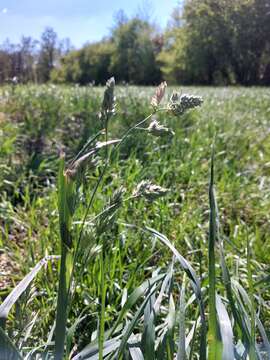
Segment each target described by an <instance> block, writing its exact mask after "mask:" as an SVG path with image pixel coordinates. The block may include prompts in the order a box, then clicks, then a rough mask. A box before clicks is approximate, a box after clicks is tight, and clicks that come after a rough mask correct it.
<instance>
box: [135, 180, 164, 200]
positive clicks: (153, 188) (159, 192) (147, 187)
mask: <svg viewBox="0 0 270 360" xmlns="http://www.w3.org/2000/svg"><path fill="white" fill-rule="evenodd" d="M168 191H169V190H168V189H165V188H163V187H161V186H159V185H155V184H152V183H151V182H150V181H149V180H143V181H141V182H140V183H139V184H138V185H137V187H136V189H135V190H134V191H133V194H132V195H133V197H134V198H138V197H145V198H146V200H148V201H154V200H156V199H157V198H159V197H161V196H164V195H166V194H167V192H168Z"/></svg>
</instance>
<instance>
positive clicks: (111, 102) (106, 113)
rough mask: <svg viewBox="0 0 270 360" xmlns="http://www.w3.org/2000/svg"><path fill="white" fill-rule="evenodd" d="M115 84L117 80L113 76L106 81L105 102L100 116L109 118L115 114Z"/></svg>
mask: <svg viewBox="0 0 270 360" xmlns="http://www.w3.org/2000/svg"><path fill="white" fill-rule="evenodd" d="M114 86H115V80H114V77H111V78H110V79H109V80H108V81H107V82H106V89H105V91H104V97H103V102H102V106H101V112H100V118H102V119H104V118H105V119H109V118H110V117H111V116H112V115H114V114H115V110H116V102H115V101H116V98H115V96H114Z"/></svg>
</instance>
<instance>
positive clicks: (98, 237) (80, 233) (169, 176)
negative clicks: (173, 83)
mask: <svg viewBox="0 0 270 360" xmlns="http://www.w3.org/2000/svg"><path fill="white" fill-rule="evenodd" d="M173 90H177V91H181V92H182V94H184V93H188V94H195V95H198V96H201V97H202V99H203V103H202V104H201V106H200V107H196V108H194V109H190V110H188V111H185V112H183V113H181V114H179V116H175V115H174V114H173V113H172V112H170V111H167V107H166V106H167V103H168V102H169V101H170V100H169V99H170V96H171V94H172V92H173ZM114 94H115V96H116V106H115V109H114V107H110V106H109V111H110V114H109V115H110V116H108V113H106V114H105V115H104V113H103V114H101V116H100V110H101V108H102V104H103V110H104V100H103V96H104V88H102V87H92V86H86V87H78V86H55V85H40V86H35V85H27V86H23V85H17V86H3V87H2V88H0V170H1V171H0V225H1V228H0V230H1V231H0V244H1V245H0V247H1V252H0V275H1V276H0V297H1V303H2V305H0V325H1V327H0V349H1V354H2V355H1V356H2V357H1V359H9V358H10V359H17V358H18V359H20V358H23V359H52V358H54V359H61V358H66V359H68V358H70V359H103V358H105V359H113V358H114V359H144V358H145V359H177V360H184V359H206V358H207V359H210V360H211V359H223V360H226V359H227V360H231V359H270V344H269V341H268V338H269V336H270V333H269V326H270V308H269V307H270V302H269V301H270V289H269V280H270V267H269V261H270V235H269V234H270V232H269V230H270V214H269V208H270V192H269V186H270V180H269V179H270V178H269V175H270V131H269V130H270V101H269V99H270V89H269V88H263V87H260V88H259V87H258V88H257V87H250V88H241V87H227V88H223V87H216V88H215V87H181V88H180V87H175V88H173V87H168V88H167V89H166V93H165V96H164V98H163V100H162V102H161V104H160V108H161V109H164V110H160V111H155V109H153V106H151V104H150V103H151V98H152V96H153V95H154V94H155V88H154V87H133V86H127V85H126V86H118V85H117V84H116V87H115V89H114ZM111 101H113V99H112V98H111ZM105 105H106V104H105ZM105 110H106V111H107V110H108V109H107V108H106V109H105ZM114 110H115V111H114ZM106 111H105V112H106ZM114 112H115V114H114ZM112 113H113V114H112ZM152 113H153V115H152V117H151V118H149V119H148V120H146V121H144V122H142V120H144V119H145V118H146V117H148V116H149V115H150V114H152ZM111 115H112V116H111ZM104 118H105V120H104ZM154 119H156V120H157V121H158V122H159V124H160V125H161V124H162V125H163V127H162V126H161V131H160V133H159V132H158V131H156V132H155V131H153V128H151V127H149V124H150V123H151V121H152V120H154ZM140 123H141V124H140ZM136 124H139V125H137V126H136ZM132 127H133V129H132V131H129V129H131V128H132ZM104 129H105V130H104ZM162 129H163V130H162ZM159 135H161V136H159ZM89 139H90V140H89ZM114 139H115V140H117V141H116V142H111V143H110V141H111V140H114ZM120 139H122V141H121V140H120ZM85 144H86V145H85ZM63 154H65V158H64V155H63ZM84 155H85V158H84V159H83V161H84V160H87V168H84V165H83V167H82V164H83V163H82V162H80V161H79V160H80V159H82V157H83V156H84ZM78 161H79V162H78ZM59 169H60V171H59ZM64 170H65V171H64ZM67 170H68V171H67ZM63 174H64V175H63ZM144 181H148V183H146V182H144ZM59 222H60V231H59ZM60 255H62V259H60ZM42 259H43V260H42ZM40 261H41V262H40ZM60 264H61V265H60ZM23 279H24V280H23ZM20 281H22V282H21V283H20ZM18 284H19V285H18ZM59 284H60V286H59ZM16 286H17V288H16ZM13 289H15V290H14V291H13V293H12V294H13V295H12V296H10V297H9V298H8V300H9V301H8V302H7V301H6V300H5V299H7V296H8V295H9V294H10V293H11V292H12V290H13ZM59 294H61V295H60V296H59ZM4 300H5V301H4ZM3 304H4V305H3ZM66 309H68V311H67V312H66ZM66 316H67V318H66ZM65 329H66V331H65ZM63 351H64V352H65V355H63Z"/></svg>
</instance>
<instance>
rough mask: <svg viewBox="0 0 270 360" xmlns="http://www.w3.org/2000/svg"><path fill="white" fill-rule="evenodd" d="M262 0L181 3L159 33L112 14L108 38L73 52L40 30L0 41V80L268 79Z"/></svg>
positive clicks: (268, 19) (269, 32) (138, 20)
mask: <svg viewBox="0 0 270 360" xmlns="http://www.w3.org/2000/svg"><path fill="white" fill-rule="evenodd" d="M269 24H270V5H269V1H268V0H237V1H234V0H186V1H184V2H183V4H182V5H181V6H179V7H178V8H176V9H175V10H174V11H173V13H172V16H171V19H170V21H169V23H168V26H167V28H166V29H165V31H164V32H161V31H160V30H159V29H158V26H157V25H156V24H154V23H152V22H151V21H150V20H149V19H147V18H145V17H143V16H136V17H134V18H130V19H129V18H127V17H126V15H125V14H124V13H123V11H120V12H118V13H117V15H116V17H115V21H114V24H113V27H112V29H111V31H110V33H109V34H108V36H107V37H106V38H104V39H102V40H101V41H99V42H96V43H90V44H86V45H85V46H83V47H82V48H81V49H76V50H75V49H73V48H72V46H71V43H70V41H69V40H68V39H65V40H62V41H60V40H58V38H57V34H56V33H55V32H54V31H53V29H51V28H48V29H46V30H45V31H44V33H43V34H42V37H41V40H40V41H36V40H33V39H31V38H29V37H28V38H27V37H23V38H22V41H21V43H20V44H17V45H14V44H10V43H9V42H8V41H7V42H5V43H4V44H2V46H1V49H0V68H1V72H0V82H5V81H7V80H8V79H12V78H13V77H17V80H19V81H20V82H23V83H25V82H39V83H43V82H47V81H50V80H51V81H53V82H56V83H68V82H72V83H78V84H89V83H93V82H95V83H96V84H104V83H105V81H106V79H107V78H108V77H109V76H111V75H115V76H116V77H117V79H118V80H119V81H123V82H128V83H130V84H139V85H143V84H145V85H148V84H158V83H159V82H160V81H161V80H162V79H163V80H167V81H169V82H170V83H181V84H215V85H226V84H242V85H255V84H264V85H267V84H270V40H269V39H270V25H269Z"/></svg>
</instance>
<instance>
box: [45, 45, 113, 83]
mask: <svg viewBox="0 0 270 360" xmlns="http://www.w3.org/2000/svg"><path fill="white" fill-rule="evenodd" d="M111 54H112V44H111V42H110V41H107V40H103V41H100V42H97V43H93V44H89V45H86V46H84V47H83V48H82V49H81V50H76V51H71V52H70V53H69V54H68V55H66V56H63V57H62V58H61V60H60V66H59V67H58V68H57V69H55V70H54V71H53V72H52V74H51V79H52V81H54V82H75V83H78V84H81V85H85V84H88V83H93V82H95V83H97V84H104V83H105V81H106V79H108V78H109V77H110V76H111V73H110V72H109V66H110V61H111Z"/></svg>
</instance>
